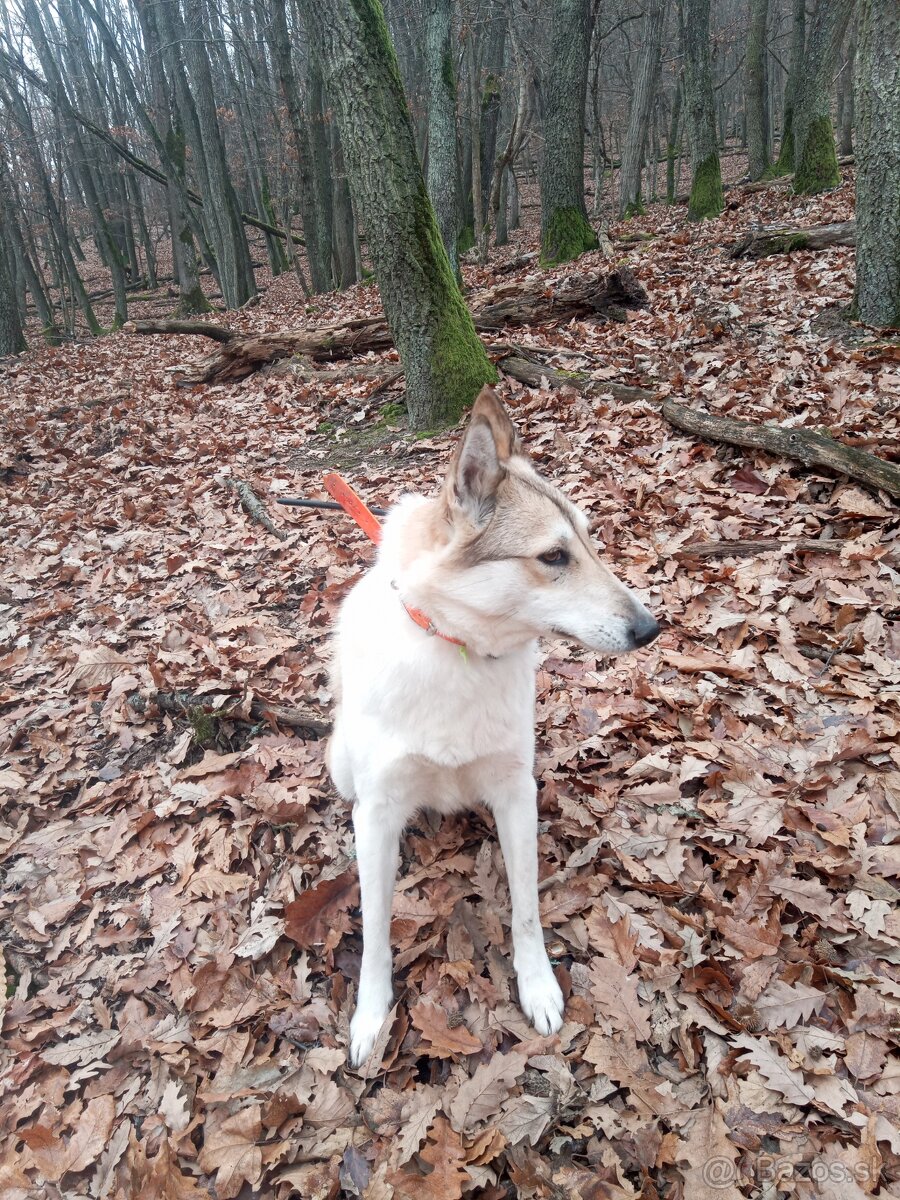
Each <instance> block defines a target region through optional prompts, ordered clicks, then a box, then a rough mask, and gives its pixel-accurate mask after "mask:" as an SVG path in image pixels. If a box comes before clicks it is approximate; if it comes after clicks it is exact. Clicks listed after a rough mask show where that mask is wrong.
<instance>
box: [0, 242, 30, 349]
mask: <svg viewBox="0 0 900 1200" xmlns="http://www.w3.org/2000/svg"><path fill="white" fill-rule="evenodd" d="M24 349H25V337H24V335H23V333H22V321H21V318H20V317H19V301H18V297H17V296H16V285H15V276H14V274H13V264H12V263H8V262H7V260H6V252H5V250H4V248H3V247H2V246H0V358H3V356H4V355H5V354H18V353H19V351H20V350H24Z"/></svg>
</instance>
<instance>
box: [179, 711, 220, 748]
mask: <svg viewBox="0 0 900 1200" xmlns="http://www.w3.org/2000/svg"><path fill="white" fill-rule="evenodd" d="M184 715H185V716H186V717H187V719H188V721H189V722H190V725H191V730H192V731H193V737H194V743H195V745H197V746H200V747H201V748H202V749H206V747H207V746H211V745H213V743H214V742H215V740H216V737H217V735H218V732H219V722H218V720H217V718H216V717H214V716H213V715H212V713H208V712H207V711H206V709H205V708H201V707H200V705H197V707H196V708H189V709H188V710H187V711H186V712H185V714H184Z"/></svg>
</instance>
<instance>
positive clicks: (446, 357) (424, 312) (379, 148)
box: [300, 0, 496, 429]
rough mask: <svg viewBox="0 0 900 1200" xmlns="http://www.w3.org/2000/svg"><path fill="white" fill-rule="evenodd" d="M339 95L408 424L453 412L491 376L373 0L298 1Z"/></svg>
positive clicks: (434, 422)
mask: <svg viewBox="0 0 900 1200" xmlns="http://www.w3.org/2000/svg"><path fill="white" fill-rule="evenodd" d="M300 7H301V10H302V12H303V14H304V18H305V21H306V24H307V27H308V29H309V30H310V31H311V33H312V35H313V40H314V42H315V43H316V46H317V49H318V52H319V58H320V61H321V63H322V67H323V70H324V72H325V81H326V86H327V88H328V94H329V96H331V98H332V100H333V102H334V103H335V106H336V110H337V120H338V127H339V129H340V134H341V143H342V145H343V148H344V157H345V160H346V163H347V169H348V176H349V179H350V190H351V192H352V193H353V197H354V201H355V206H356V211H357V215H358V218H359V220H360V223H361V224H362V226H363V227H364V228H365V232H366V237H367V239H368V247H369V252H370V254H371V256H372V260H373V263H374V266H375V275H376V278H377V280H378V285H379V288H380V290H381V297H382V302H383V304H384V311H385V316H386V318H387V322H388V325H389V326H390V329H391V332H392V334H393V337H394V339H395V342H396V345H397V349H398V350H399V352H400V358H401V360H402V362H403V366H404V369H405V371H406V379H407V404H408V408H409V414H410V422H411V424H412V426H413V428H416V429H429V428H435V427H437V426H440V425H446V424H448V423H451V422H453V421H456V420H458V419H459V416H460V414H461V413H462V411H463V410H464V409H465V408H466V407H467V406H468V405H469V404H471V403H472V401H473V400H474V399H475V396H476V395H477V393H478V392H479V390H480V389H481V387H482V386H483V385H484V384H485V383H487V382H490V381H491V380H493V379H494V378H495V377H496V372H495V371H494V368H493V366H492V365H491V363H490V362H489V360H488V358H487V355H486V354H485V353H484V349H483V347H482V346H481V344H480V342H479V341H478V337H477V335H476V333H475V327H474V326H473V324H472V318H471V316H470V314H469V312H468V310H467V308H466V306H465V302H464V301H463V298H462V293H461V292H460V290H459V287H458V286H457V283H456V280H455V279H454V277H453V271H452V269H451V266H450V260H449V259H448V257H447V252H446V250H445V249H444V244H443V242H442V241H441V235H440V231H439V230H438V226H437V221H436V219H435V216H434V210H433V209H432V207H431V203H430V201H429V199H428V192H427V190H426V187H425V180H424V178H423V176H422V170H421V167H420V166H419V161H418V159H417V157H416V145H415V139H414V136H413V129H412V123H411V120H410V115H409V109H408V107H407V104H406V97H405V95H404V92H403V84H402V82H401V79H400V72H399V69H398V66H397V59H396V55H395V54H394V49H393V46H392V45H391V41H390V37H389V35H388V31H387V25H386V24H385V20H384V14H383V12H382V9H381V4H380V3H379V0H335V2H334V3H332V4H329V5H328V6H323V5H322V4H321V3H319V2H318V0H300Z"/></svg>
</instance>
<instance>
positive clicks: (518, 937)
mask: <svg viewBox="0 0 900 1200" xmlns="http://www.w3.org/2000/svg"><path fill="white" fill-rule="evenodd" d="M507 787H508V790H507V789H504V791H505V792H506V794H504V795H500V796H497V795H496V794H495V795H494V797H493V799H492V803H491V807H492V808H493V810H494V819H495V820H496V822H497V833H498V835H499V838H500V846H501V849H502V850H503V858H504V861H505V862H506V874H507V878H508V879H509V894H510V898H511V900H512V939H513V966H514V967H515V969H516V978H517V980H518V984H519V1004H520V1005H521V1007H522V1011H523V1012H524V1014H525V1016H526V1017H527V1018H528V1019H529V1021H531V1023H532V1025H533V1026H534V1027H535V1029H537V1031H538V1032H539V1033H545V1034H546V1033H555V1032H556V1030H557V1029H559V1027H560V1025H562V1020H563V995H562V991H561V990H560V987H559V984H558V983H557V982H556V976H555V975H554V974H553V968H552V967H551V966H550V960H549V958H548V957H547V951H546V949H545V947H544V933H543V930H542V929H541V918H540V912H539V909H538V890H537V786H536V784H535V782H534V779H533V778H532V776H531V775H530V774H528V775H525V774H522V775H521V776H517V777H516V778H515V780H514V781H510V783H509V784H508V785H507Z"/></svg>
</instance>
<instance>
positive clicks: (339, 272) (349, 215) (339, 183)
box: [331, 121, 359, 290]
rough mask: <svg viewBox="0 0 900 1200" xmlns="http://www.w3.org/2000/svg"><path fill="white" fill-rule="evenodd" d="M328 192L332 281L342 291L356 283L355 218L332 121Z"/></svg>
mask: <svg viewBox="0 0 900 1200" xmlns="http://www.w3.org/2000/svg"><path fill="white" fill-rule="evenodd" d="M331 188H332V191H331V194H332V198H333V201H334V220H333V222H332V239H333V240H332V247H331V255H332V261H333V263H334V282H335V284H336V286H337V287H338V288H340V289H341V290H343V289H344V288H348V287H350V285H351V284H353V283H356V281H357V279H358V278H359V275H358V273H357V269H356V255H357V249H356V220H355V218H354V216H353V201H352V200H351V198H350V184H349V183H348V181H347V170H346V167H345V166H344V151H343V149H342V148H341V135H340V134H339V133H338V129H337V125H335V123H334V122H333V121H332V122H331Z"/></svg>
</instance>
